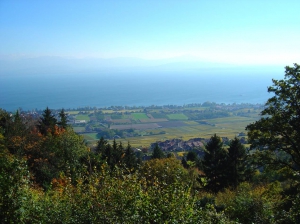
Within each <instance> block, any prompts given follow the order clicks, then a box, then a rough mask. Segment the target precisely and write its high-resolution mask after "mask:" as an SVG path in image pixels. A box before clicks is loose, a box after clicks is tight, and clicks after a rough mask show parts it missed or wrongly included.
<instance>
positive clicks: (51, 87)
mask: <svg viewBox="0 0 300 224" xmlns="http://www.w3.org/2000/svg"><path fill="white" fill-rule="evenodd" d="M276 75H277V76H278V75H279V74H276ZM272 78H274V73H272V74H271V73H270V74H268V73H264V74H259V72H256V73H255V72H254V73H253V72H232V73H230V72H228V71H227V72H226V73H224V72H209V71H206V72H185V73H183V72H178V73H176V72H161V73H157V72H156V73H151V72H123V73H122V72H114V73H99V74H89V75H86V74H76V75H13V76H0V108H3V109H5V110H8V111H14V110H16V109H18V108H19V107H21V108H22V109H23V110H32V109H45V108H46V107H47V106H48V107H49V108H51V109H60V108H65V109H68V108H78V107H85V106H90V107H108V106H149V105H170V104H173V105H184V104H188V103H203V102H206V101H211V102H217V103H226V104H228V103H229V104H231V103H253V104H256V103H265V102H266V100H267V99H268V98H269V97H270V96H271V95H270V94H269V93H268V92H267V87H268V86H270V85H272V81H271V79H272ZM275 78H277V77H275ZM280 78H281V77H280Z"/></svg>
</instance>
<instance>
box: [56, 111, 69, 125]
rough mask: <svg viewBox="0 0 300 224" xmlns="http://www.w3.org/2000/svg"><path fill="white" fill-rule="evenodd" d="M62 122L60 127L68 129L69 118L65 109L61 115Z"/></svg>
mask: <svg viewBox="0 0 300 224" xmlns="http://www.w3.org/2000/svg"><path fill="white" fill-rule="evenodd" d="M59 118H60V122H58V124H59V126H60V127H62V128H66V127H67V126H68V121H69V120H68V116H67V114H66V113H65V110H64V109H61V111H60V113H59Z"/></svg>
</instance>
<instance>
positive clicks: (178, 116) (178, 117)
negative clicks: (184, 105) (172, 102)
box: [167, 114, 189, 120]
mask: <svg viewBox="0 0 300 224" xmlns="http://www.w3.org/2000/svg"><path fill="white" fill-rule="evenodd" d="M167 116H168V118H169V119H170V120H188V119H189V118H188V117H187V116H185V115H184V114H168V115H167Z"/></svg>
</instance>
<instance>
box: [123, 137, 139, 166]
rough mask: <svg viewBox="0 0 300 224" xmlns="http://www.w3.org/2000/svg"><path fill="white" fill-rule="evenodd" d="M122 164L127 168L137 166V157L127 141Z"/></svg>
mask: <svg viewBox="0 0 300 224" xmlns="http://www.w3.org/2000/svg"><path fill="white" fill-rule="evenodd" d="M124 164H125V166H126V168H128V169H129V170H132V169H135V168H136V167H137V158H136V155H135V153H134V151H133V149H132V148H131V145H130V144H129V142H128V144H127V147H126V149H125V155H124Z"/></svg>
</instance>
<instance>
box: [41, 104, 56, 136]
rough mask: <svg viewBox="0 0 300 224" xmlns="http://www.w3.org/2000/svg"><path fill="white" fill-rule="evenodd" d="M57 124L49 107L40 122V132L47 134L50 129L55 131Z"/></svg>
mask: <svg viewBox="0 0 300 224" xmlns="http://www.w3.org/2000/svg"><path fill="white" fill-rule="evenodd" d="M56 124H57V120H56V118H55V116H54V115H53V114H52V111H51V110H50V109H49V108H48V107H47V108H46V109H45V110H44V111H43V114H42V117H41V118H40V121H39V125H38V127H39V130H40V132H41V133H42V134H44V135H45V134H46V133H47V132H48V129H50V130H51V131H53V130H54V126H55V125H56Z"/></svg>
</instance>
